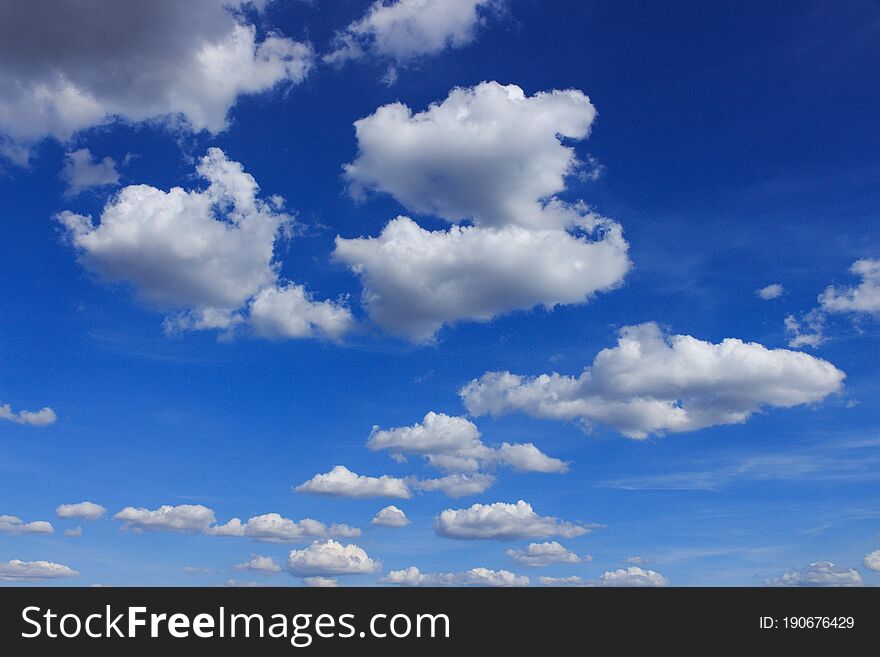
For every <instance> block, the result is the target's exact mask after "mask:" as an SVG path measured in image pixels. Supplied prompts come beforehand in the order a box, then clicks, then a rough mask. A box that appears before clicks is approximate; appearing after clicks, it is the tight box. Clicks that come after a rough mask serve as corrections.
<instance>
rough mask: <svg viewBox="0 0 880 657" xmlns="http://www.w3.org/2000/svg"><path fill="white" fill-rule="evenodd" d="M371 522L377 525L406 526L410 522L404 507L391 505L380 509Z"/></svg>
mask: <svg viewBox="0 0 880 657" xmlns="http://www.w3.org/2000/svg"><path fill="white" fill-rule="evenodd" d="M370 524H371V525H376V526H377V527H406V526H407V525H408V524H409V518H407V517H406V514H405V513H404V512H403V509H398V508H397V507H396V506H394V505H391V506H386V507H385V508H384V509H380V510H379V512H378V513H377V514H376V515H375V516H373V519H372V520H371V521H370Z"/></svg>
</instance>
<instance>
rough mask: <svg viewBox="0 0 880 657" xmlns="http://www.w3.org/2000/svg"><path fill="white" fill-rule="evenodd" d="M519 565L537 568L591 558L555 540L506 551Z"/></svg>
mask: <svg viewBox="0 0 880 657" xmlns="http://www.w3.org/2000/svg"><path fill="white" fill-rule="evenodd" d="M506 554H507V556H508V557H510V558H511V559H513V560H514V561H515V562H516V563H518V564H519V565H520V566H529V567H532V568H538V567H541V566H549V565H551V564H556V563H588V562H590V561H592V560H593V557H591V556H590V555H588V554H587V555H584V556H580V555H577V554H575V553H574V552H572V551H571V550H569V549H567V548H565V547H563V546H562V545H560V544H559V543H558V542H557V541H548V542H545V543H529V545H528V547H525V548H522V549H519V550H514V549H510V550H507V552H506Z"/></svg>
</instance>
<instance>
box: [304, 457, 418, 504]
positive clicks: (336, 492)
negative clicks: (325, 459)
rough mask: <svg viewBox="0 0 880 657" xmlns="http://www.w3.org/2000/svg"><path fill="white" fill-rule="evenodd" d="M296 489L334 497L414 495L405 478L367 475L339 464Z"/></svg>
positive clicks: (405, 497)
mask: <svg viewBox="0 0 880 657" xmlns="http://www.w3.org/2000/svg"><path fill="white" fill-rule="evenodd" d="M294 490H295V491H296V492H297V493H312V494H313V495H329V496H332V497H400V498H403V499H407V498H409V497H412V493H411V492H410V489H409V486H408V485H407V482H406V481H405V480H404V479H398V478H397V477H391V476H389V475H382V476H381V477H366V476H364V475H359V474H357V473H355V472H352V471H351V470H349V469H348V468H346V467H345V466H344V465H337V466H335V467H334V468H333V469H332V470H330V472H327V473H325V474H316V475H315V476H314V477H312V478H311V479H309V480H308V481H306V482H304V483H302V484H300V485H299V486H297V487H296V488H295V489H294Z"/></svg>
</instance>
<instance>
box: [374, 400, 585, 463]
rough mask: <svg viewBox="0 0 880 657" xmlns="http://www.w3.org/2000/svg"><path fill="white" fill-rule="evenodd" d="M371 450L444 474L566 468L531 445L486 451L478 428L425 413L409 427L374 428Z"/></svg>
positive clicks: (454, 418)
mask: <svg viewBox="0 0 880 657" xmlns="http://www.w3.org/2000/svg"><path fill="white" fill-rule="evenodd" d="M367 447H368V448H369V449H371V450H374V451H376V450H387V451H389V452H391V454H392V456H393V457H394V458H395V459H396V460H402V459H403V458H405V455H418V456H424V457H425V459H426V460H427V462H428V464H429V465H431V466H433V467H436V468H439V469H440V470H443V471H446V472H474V471H476V470H479V469H481V468H483V469H484V468H490V467H494V466H495V465H503V466H507V467H510V468H511V469H513V470H516V471H518V472H565V471H566V470H567V469H568V466H567V464H566V463H564V462H563V461H560V460H559V459H555V458H552V457H550V456H547V455H546V454H544V453H543V452H542V451H541V450H539V449H538V448H537V447H535V446H534V445H533V444H531V443H525V444H510V443H502V444H501V446H499V447H488V446H487V445H485V444H484V443H483V441H482V440H481V437H480V432H479V430H478V429H477V426H476V425H475V424H474V423H473V422H471V421H470V420H468V419H467V418H464V417H454V416H449V415H446V414H445V413H435V412H433V411H431V412H429V413H427V414H426V415H425V417H424V419H423V420H422V421H421V422H417V423H415V424H413V425H412V426H407V427H397V428H394V429H381V428H380V427H378V426H374V427H373V430H372V432H371V433H370V437H369V438H368V440H367Z"/></svg>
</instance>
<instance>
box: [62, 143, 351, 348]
mask: <svg viewBox="0 0 880 657" xmlns="http://www.w3.org/2000/svg"><path fill="white" fill-rule="evenodd" d="M197 172H198V174H199V175H200V176H201V177H202V178H204V179H205V180H207V181H208V183H209V185H208V187H207V188H206V189H204V190H191V191H186V190H184V189H182V188H180V187H174V188H172V189H171V190H169V191H167V192H165V191H163V190H161V189H156V188H155V187H150V186H149V185H131V186H128V187H125V188H123V189H122V190H120V192H119V193H118V194H117V195H115V196H114V197H113V198H112V199H111V200H110V201H109V202H108V203H107V205H106V206H105V207H104V209H103V211H102V213H101V220H100V223H99V224H98V225H95V224H94V223H93V221H92V218H91V217H88V216H83V215H79V214H75V213H73V212H69V211H65V212H61V213H60V214H59V215H57V220H58V221H59V223H60V224H61V225H62V226H63V228H64V229H65V231H66V234H67V237H68V238H69V240H70V242H71V244H72V246H73V247H74V248H75V249H76V252H77V254H78V256H79V259H80V261H81V262H82V264H83V265H84V266H85V267H86V268H87V269H89V270H90V271H92V272H95V273H96V274H98V275H99V276H100V277H102V278H103V279H105V280H107V281H111V282H117V281H124V282H128V283H130V284H132V285H133V286H134V287H135V289H136V290H137V292H138V293H139V295H140V296H141V297H142V298H143V299H144V300H145V301H147V302H148V303H149V304H151V305H153V306H156V307H158V308H161V309H164V310H172V311H176V312H177V313H178V314H176V315H174V316H172V317H169V318H168V319H167V320H166V328H168V329H169V330H198V329H221V330H227V331H228V330H232V329H233V328H235V327H237V326H241V325H244V324H247V325H249V326H250V327H251V328H252V330H254V331H255V332H256V333H257V334H258V335H261V336H264V337H270V338H284V337H289V338H301V337H311V336H318V337H327V338H331V339H338V338H339V337H340V336H341V335H343V334H344V333H345V332H347V331H348V330H349V329H350V328H351V327H352V325H353V319H352V316H351V313H350V312H349V310H348V309H347V308H345V307H344V306H341V305H338V304H336V303H334V302H331V301H314V300H313V299H312V298H311V296H310V295H309V294H308V293H307V292H306V291H305V289H304V288H303V287H302V286H300V285H295V284H293V283H290V282H282V281H280V280H279V275H278V272H279V269H280V266H281V264H280V262H278V261H277V260H276V259H275V242H276V239H277V238H278V237H279V236H280V235H281V234H282V233H284V232H288V231H289V229H290V227H291V225H292V221H293V219H292V218H291V217H290V215H288V214H287V213H285V212H284V209H283V201H282V200H281V199H280V198H278V197H271V198H269V199H263V198H261V197H259V196H258V192H259V186H258V185H257V182H256V180H254V178H253V176H251V175H250V174H248V173H247V172H245V171H244V168H243V167H242V165H241V164H239V163H238V162H234V161H232V160H229V159H228V158H227V157H226V154H225V153H224V152H223V151H222V150H220V149H219V148H210V149H208V152H207V155H205V157H203V158H202V159H201V161H200V162H199V165H198V167H197Z"/></svg>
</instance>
